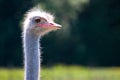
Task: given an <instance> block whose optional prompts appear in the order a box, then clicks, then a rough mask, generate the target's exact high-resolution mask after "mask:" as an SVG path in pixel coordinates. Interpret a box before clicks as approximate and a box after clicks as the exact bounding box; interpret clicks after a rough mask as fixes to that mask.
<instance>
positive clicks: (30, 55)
mask: <svg viewBox="0 0 120 80" xmlns="http://www.w3.org/2000/svg"><path fill="white" fill-rule="evenodd" d="M39 38H40V37H38V36H35V35H33V34H32V33H30V32H29V31H27V32H26V33H24V34H23V44H24V46H23V47H24V64H25V66H24V69H25V77H24V80H39V75H40V71H39V70H40V50H39Z"/></svg>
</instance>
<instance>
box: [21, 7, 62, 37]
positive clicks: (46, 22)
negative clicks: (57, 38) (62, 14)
mask: <svg viewBox="0 0 120 80" xmlns="http://www.w3.org/2000/svg"><path fill="white" fill-rule="evenodd" d="M23 25H24V26H23V29H24V31H28V32H31V33H32V34H34V35H36V36H42V35H44V34H46V33H48V32H50V31H53V30H57V29H60V28H61V25H59V24H57V23H55V22H54V16H53V15H51V14H50V13H47V12H44V11H42V10H40V9H38V8H33V9H32V10H30V11H28V12H27V14H26V15H25V21H24V22H23Z"/></svg>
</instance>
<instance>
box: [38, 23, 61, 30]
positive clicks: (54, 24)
mask: <svg viewBox="0 0 120 80" xmlns="http://www.w3.org/2000/svg"><path fill="white" fill-rule="evenodd" d="M37 26H39V27H44V28H57V29H61V27H62V26H61V25H59V24H57V23H54V22H51V23H42V24H37Z"/></svg>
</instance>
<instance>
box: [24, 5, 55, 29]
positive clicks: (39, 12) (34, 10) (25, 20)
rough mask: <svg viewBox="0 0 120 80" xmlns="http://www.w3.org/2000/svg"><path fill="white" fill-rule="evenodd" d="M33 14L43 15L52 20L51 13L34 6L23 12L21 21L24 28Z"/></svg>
mask: <svg viewBox="0 0 120 80" xmlns="http://www.w3.org/2000/svg"><path fill="white" fill-rule="evenodd" d="M35 16H40V17H43V18H45V19H46V20H48V21H54V16H53V15H52V14H51V13H49V12H46V11H43V10H41V9H40V8H39V7H34V8H32V9H30V10H29V11H28V12H27V13H26V14H25V17H24V21H23V28H24V29H25V28H26V26H27V25H28V23H29V20H30V18H32V17H35Z"/></svg>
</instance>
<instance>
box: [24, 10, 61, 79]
mask: <svg viewBox="0 0 120 80" xmlns="http://www.w3.org/2000/svg"><path fill="white" fill-rule="evenodd" d="M60 28H61V25H59V24H57V23H55V22H54V16H53V15H51V14H50V13H47V12H45V11H42V10H40V9H39V8H33V9H31V10H29V11H28V12H27V13H26V15H25V18H24V21H23V34H22V36H23V48H24V69H25V72H24V75H25V77H24V80H39V75H40V55H41V53H40V44H39V40H40V38H41V37H42V36H43V35H45V34H46V33H48V32H51V31H53V30H57V29H60Z"/></svg>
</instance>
